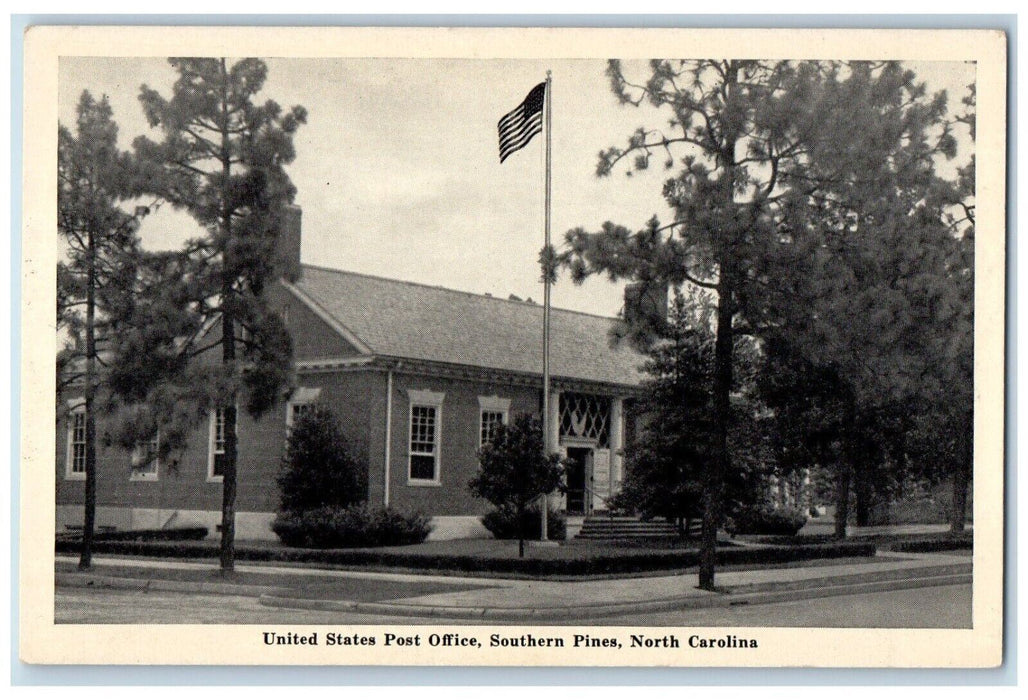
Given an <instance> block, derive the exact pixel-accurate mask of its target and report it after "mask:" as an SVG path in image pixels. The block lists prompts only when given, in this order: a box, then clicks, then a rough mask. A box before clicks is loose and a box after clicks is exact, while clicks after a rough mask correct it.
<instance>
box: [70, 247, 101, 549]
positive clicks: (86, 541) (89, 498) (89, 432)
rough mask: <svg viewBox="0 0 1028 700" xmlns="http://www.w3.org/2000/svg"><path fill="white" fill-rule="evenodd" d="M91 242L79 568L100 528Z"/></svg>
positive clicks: (92, 253) (92, 252) (92, 251)
mask: <svg viewBox="0 0 1028 700" xmlns="http://www.w3.org/2000/svg"><path fill="white" fill-rule="evenodd" d="M87 246H88V250H87V253H86V260H87V262H86V265H87V269H86V275H87V279H86V329H85V330H86V387H85V392H84V396H83V400H84V402H85V407H84V410H85V413H86V436H85V437H86V455H85V457H86V464H85V468H86V484H85V495H84V498H83V511H84V515H83V520H82V549H81V551H80V552H79V569H88V568H90V567H91V566H92V565H93V531H94V530H95V529H96V416H95V415H94V412H95V409H94V407H93V404H94V400H95V393H96V328H95V326H96V242H95V240H94V238H93V233H92V231H90V232H89V234H88V239H87ZM72 420H74V417H72ZM72 458H74V455H72Z"/></svg>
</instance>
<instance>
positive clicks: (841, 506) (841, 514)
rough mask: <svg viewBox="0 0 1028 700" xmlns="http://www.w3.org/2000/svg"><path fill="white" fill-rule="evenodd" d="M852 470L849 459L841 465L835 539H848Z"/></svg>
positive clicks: (838, 480)
mask: <svg viewBox="0 0 1028 700" xmlns="http://www.w3.org/2000/svg"><path fill="white" fill-rule="evenodd" d="M851 479H852V469H851V467H850V463H849V460H848V459H845V458H844V459H843V460H842V463H841V464H840V465H839V473H838V474H837V475H836V483H835V539H837V540H844V539H846V521H847V520H849V516H850V481H851Z"/></svg>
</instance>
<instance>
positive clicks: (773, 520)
mask: <svg viewBox="0 0 1028 700" xmlns="http://www.w3.org/2000/svg"><path fill="white" fill-rule="evenodd" d="M806 522H807V516H806V515H804V514H803V512H802V511H799V510H789V509H777V508H772V507H770V506H766V505H760V506H751V507H747V508H740V509H739V510H738V511H736V512H735V513H734V514H733V516H732V523H730V525H729V531H730V532H732V533H733V534H736V533H738V534H743V535H785V536H792V535H795V534H796V533H797V532H799V531H800V528H801V527H803V526H804V525H805V524H806Z"/></svg>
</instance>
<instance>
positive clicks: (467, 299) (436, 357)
mask: <svg viewBox="0 0 1028 700" xmlns="http://www.w3.org/2000/svg"><path fill="white" fill-rule="evenodd" d="M296 286H297V287H299V288H300V290H301V291H303V292H304V293H305V294H306V295H308V296H309V297H311V298H312V299H313V300H314V301H315V302H317V303H318V304H319V305H321V306H322V307H323V308H324V309H325V310H326V311H327V312H328V313H329V314H331V316H332V317H333V318H334V319H335V320H336V321H338V322H339V323H340V324H341V325H342V326H344V327H346V328H347V329H348V330H349V331H351V332H352V333H353V334H354V335H356V336H357V337H358V338H360V340H362V341H363V342H364V343H365V344H367V345H368V347H369V348H370V349H371V351H372V352H373V353H374V354H376V355H383V356H389V357H400V358H408V359H416V360H428V361H432V362H446V363H453V364H461V365H470V366H474V367H486V368H489V369H498V370H507V371H511V372H519V373H528V374H537V375H538V374H542V335H543V328H542V326H543V309H542V307H541V306H539V305H536V304H531V303H527V302H517V301H509V300H506V299H500V298H496V297H490V296H482V295H478V294H471V293H468V292H459V291H454V290H451V289H443V288H441V287H431V286H427V285H422V284H415V283H413V282H403V281H399V280H389V279H384V278H381V277H373V276H369V275H361V274H357V273H353V272H344V271H341V270H329V269H326V268H321V267H316V266H312V265H304V266H303V275H302V277H301V278H300V279H299V280H298V281H297V282H296ZM612 320H613V319H610V318H603V317H600V316H592V315H589V314H583V313H578V312H574V311H566V310H563V309H551V313H550V373H551V375H552V376H554V377H558V378H559V377H565V378H568V379H577V380H585V381H592V382H602V383H607V384H623V385H632V386H634V385H637V384H639V382H640V381H641V380H642V378H643V376H642V372H641V369H640V368H641V366H642V364H643V362H644V360H645V358H644V357H643V356H642V355H640V354H639V353H637V352H635V351H634V350H633V349H631V348H630V347H628V346H627V345H624V344H623V345H622V346H619V347H616V348H612V347H610V343H609V338H608V331H609V330H610V326H611V322H612Z"/></svg>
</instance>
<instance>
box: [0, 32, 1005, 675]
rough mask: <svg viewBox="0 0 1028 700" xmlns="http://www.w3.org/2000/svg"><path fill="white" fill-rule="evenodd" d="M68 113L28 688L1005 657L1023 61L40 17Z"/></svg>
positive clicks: (30, 442) (28, 468)
mask: <svg viewBox="0 0 1028 700" xmlns="http://www.w3.org/2000/svg"><path fill="white" fill-rule="evenodd" d="M24 84H25V100H24V107H25V110H24V135H25V141H24V163H25V172H24V179H23V196H24V212H25V216H24V218H23V222H22V224H23V225H22V230H21V236H22V239H21V240H22V247H21V250H22V252H23V259H22V267H21V270H22V287H21V302H22V304H21V310H22V316H21V318H22V321H23V325H22V328H21V337H20V339H21V361H22V365H21V373H22V375H21V376H22V387H23V394H22V396H21V446H22V455H21V464H20V469H21V472H20V474H21V476H20V499H21V500H20V504H19V508H20V522H21V542H20V553H21V558H20V562H19V586H20V600H21V616H20V657H21V659H22V660H23V661H25V662H28V663H34V664H204V665H211V664H218V665H220V664H269V665H275V664H311V665H315V664H317V665H326V664H328V665H332V664H338V665H348V666H352V665H406V666H410V665H447V666H454V665H467V666H505V665H529V666H531V665H544V666H672V667H674V666H681V667H689V666H717V667H724V666H732V667H743V666H764V667H783V666H804V667H811V666H813V667H928V668H931V667H968V668H985V667H994V666H997V665H998V664H1000V663H1001V660H1002V652H1003V638H1002V625H1003V593H1004V591H1003V580H1004V578H1003V577H1004V571H1003V551H1004V550H1003V547H1004V543H1003V538H1002V533H1003V526H1004V510H1003V509H1004V478H1003V476H1004V452H1003V435H1004V427H1003V426H1004V411H1005V407H1004V389H1005V376H1004V354H1003V348H1004V337H1005V325H1004V319H1005V308H1004V294H1005V285H1006V277H1005V269H1006V249H1005V240H1006V231H1005V221H1006V206H1005V203H1006V202H1005V177H1006V165H1005V154H1006V129H1007V124H1006V113H1007V109H1006V101H1005V98H1006V89H1007V87H1006V37H1005V35H1004V34H1003V33H1002V32H1000V31H978V30H975V31H970V30H968V31H956V30H954V31H914V30H880V31H872V30H813V29H811V30H784V29H774V30H772V29H752V30H742V29H732V30H713V29H704V30H686V29H567V28H549V29H547V28H538V29H514V28H496V29H488V28H419V29H414V28H285V27H280V28H272V27H261V28H244V27H234V28H213V27H188V28H187V27H176V28H160V27H88V26H81V27H69V26H63V27H56V26H53V27H46V26H37V27H33V28H31V29H30V30H29V31H28V33H27V35H26V37H25V75H24ZM978 204H981V206H978ZM55 307H56V315H55ZM55 369H56V371H55Z"/></svg>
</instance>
